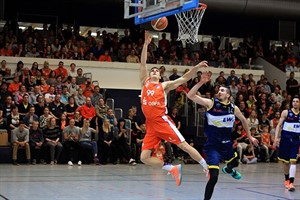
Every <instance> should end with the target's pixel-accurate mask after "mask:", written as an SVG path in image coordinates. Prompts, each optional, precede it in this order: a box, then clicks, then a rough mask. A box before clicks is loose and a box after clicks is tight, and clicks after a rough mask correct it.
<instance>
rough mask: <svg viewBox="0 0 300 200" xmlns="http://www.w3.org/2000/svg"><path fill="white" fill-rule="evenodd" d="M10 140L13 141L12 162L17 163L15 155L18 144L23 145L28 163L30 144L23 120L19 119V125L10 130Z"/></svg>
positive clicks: (28, 162)
mask: <svg viewBox="0 0 300 200" xmlns="http://www.w3.org/2000/svg"><path fill="white" fill-rule="evenodd" d="M11 141H12V143H13V156H12V159H13V164H14V165H18V162H17V155H18V149H19V146H21V147H25V151H26V159H27V165H29V164H30V146H29V131H28V129H26V128H25V124H24V122H23V121H20V124H19V127H18V128H15V129H14V130H13V131H12V135H11Z"/></svg>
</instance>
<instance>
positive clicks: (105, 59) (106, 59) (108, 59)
mask: <svg viewBox="0 0 300 200" xmlns="http://www.w3.org/2000/svg"><path fill="white" fill-rule="evenodd" d="M99 61H103V62H112V60H111V57H110V55H109V51H108V50H105V52H104V55H101V56H100V57H99Z"/></svg>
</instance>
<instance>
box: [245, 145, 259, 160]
mask: <svg viewBox="0 0 300 200" xmlns="http://www.w3.org/2000/svg"><path fill="white" fill-rule="evenodd" d="M243 163H245V164H256V163H257V157H256V155H255V153H254V148H253V146H252V144H249V145H248V146H247V148H246V150H245V151H244V153H243Z"/></svg>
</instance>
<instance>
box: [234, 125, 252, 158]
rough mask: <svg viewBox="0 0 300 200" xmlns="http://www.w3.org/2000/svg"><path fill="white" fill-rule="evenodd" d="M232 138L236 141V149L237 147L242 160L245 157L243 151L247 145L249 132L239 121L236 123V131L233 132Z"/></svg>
mask: <svg viewBox="0 0 300 200" xmlns="http://www.w3.org/2000/svg"><path fill="white" fill-rule="evenodd" d="M232 140H233V141H234V149H236V151H237V153H238V155H239V158H240V160H241V161H242V159H243V151H244V150H245V149H246V147H247V142H248V140H247V133H246V131H245V129H243V126H242V124H241V123H240V122H239V123H238V124H237V125H236V129H235V131H234V132H233V133H232Z"/></svg>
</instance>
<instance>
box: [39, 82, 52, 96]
mask: <svg viewBox="0 0 300 200" xmlns="http://www.w3.org/2000/svg"><path fill="white" fill-rule="evenodd" d="M39 87H40V92H41V93H42V94H43V95H44V94H46V93H47V92H48V91H49V89H50V85H48V84H47V82H46V80H45V78H41V84H40V85H39Z"/></svg>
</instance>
